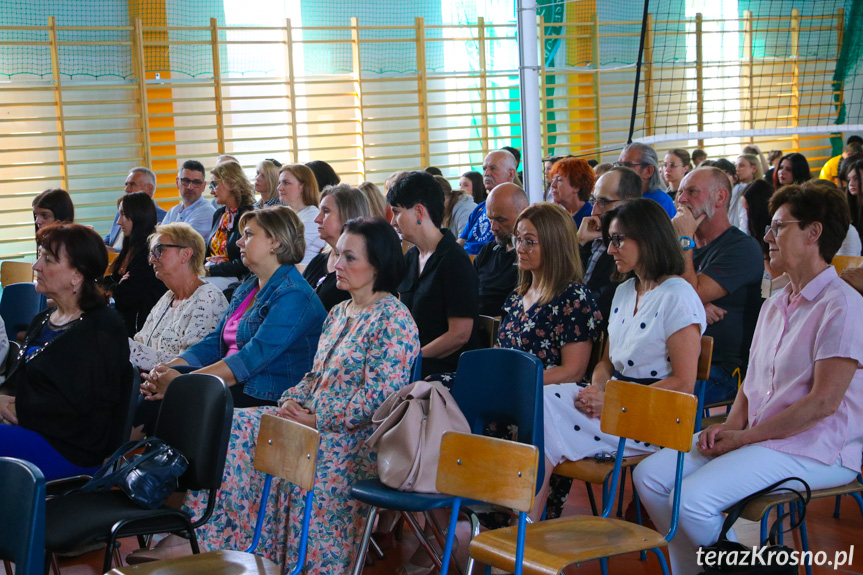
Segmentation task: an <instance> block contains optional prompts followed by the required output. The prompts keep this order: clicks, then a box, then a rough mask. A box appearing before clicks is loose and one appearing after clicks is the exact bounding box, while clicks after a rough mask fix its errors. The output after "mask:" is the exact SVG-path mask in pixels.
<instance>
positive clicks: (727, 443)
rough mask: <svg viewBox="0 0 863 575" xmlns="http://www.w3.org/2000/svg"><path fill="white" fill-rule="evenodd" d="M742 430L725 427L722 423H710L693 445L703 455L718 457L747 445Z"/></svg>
mask: <svg viewBox="0 0 863 575" xmlns="http://www.w3.org/2000/svg"><path fill="white" fill-rule="evenodd" d="M743 434H744V431H742V430H739V429H727V428H726V427H725V424H724V423H720V424H718V425H711V426H710V427H708V428H707V429H705V430H704V431H702V432H701V434H700V435H699V436H698V443H696V444H695V446H696V447H697V448H698V451H699V453H701V455H704V456H705V457H719V456H720V455H724V454H726V453H728V452H730V451H734V450H735V449H738V448H740V447H743V446H744V445H747V442H746V441H745V437H744V435H743Z"/></svg>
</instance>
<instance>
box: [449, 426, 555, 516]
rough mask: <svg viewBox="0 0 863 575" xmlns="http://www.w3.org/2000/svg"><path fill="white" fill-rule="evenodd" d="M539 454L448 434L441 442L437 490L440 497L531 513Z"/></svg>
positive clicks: (520, 446) (514, 445)
mask: <svg viewBox="0 0 863 575" xmlns="http://www.w3.org/2000/svg"><path fill="white" fill-rule="evenodd" d="M538 465H539V450H537V448H536V447H535V446H533V445H528V444H525V443H516V442H514V441H506V440H503V439H496V438H494V437H486V436H484V435H471V434H469V433H459V432H456V431H447V432H446V433H444V435H443V438H442V439H441V448H440V461H439V463H438V470H437V483H436V485H437V489H438V491H440V492H441V493H446V494H449V495H458V496H460V497H466V498H468V499H477V500H480V501H487V502H489V503H494V504H496V505H502V506H504V507H508V508H510V509H515V510H517V511H524V512H525V513H526V512H528V511H530V510H531V508H532V507H533V497H534V492H535V491H536V472H537V466H538Z"/></svg>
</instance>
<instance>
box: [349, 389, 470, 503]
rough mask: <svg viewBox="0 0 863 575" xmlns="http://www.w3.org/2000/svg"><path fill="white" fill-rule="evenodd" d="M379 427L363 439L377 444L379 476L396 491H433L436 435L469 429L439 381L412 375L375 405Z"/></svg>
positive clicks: (437, 447)
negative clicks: (379, 404)
mask: <svg viewBox="0 0 863 575" xmlns="http://www.w3.org/2000/svg"><path fill="white" fill-rule="evenodd" d="M372 423H373V424H375V425H377V426H378V428H377V429H376V430H375V432H374V433H373V434H372V436H371V437H369V439H368V441H367V442H366V443H367V444H368V445H369V446H370V447H375V446H377V448H378V449H377V452H378V475H379V476H380V479H381V482H382V483H383V484H384V485H386V486H388V487H392V488H394V489H398V490H399V491H416V492H418V493H437V492H438V491H437V489H435V477H436V475H437V466H438V459H439V458H440V441H441V436H442V435H443V434H444V432H446V431H461V432H462V433H470V426H469V425H468V423H467V419H465V416H464V414H463V413H462V412H461V410H460V409H459V408H458V405H456V402H455V400H454V399H453V398H452V395H450V392H449V390H448V389H447V388H446V387H444V385H443V384H442V383H440V382H439V381H416V382H414V383H412V384H410V385H408V386H407V387H405V388H403V389H401V390H399V391H398V392H396V393H394V394H392V395H391V396H389V397H388V398H387V399H386V401H384V402H383V404H381V406H380V407H379V408H378V409H377V411H375V413H374V415H373V416H372Z"/></svg>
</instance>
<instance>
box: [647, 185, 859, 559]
mask: <svg viewBox="0 0 863 575" xmlns="http://www.w3.org/2000/svg"><path fill="white" fill-rule="evenodd" d="M770 209H771V212H773V219H772V222H771V223H770V225H769V226H768V227H767V230H766V232H765V234H764V236H765V238H764V239H765V240H766V241H767V243H768V244H769V245H770V264H771V265H772V266H773V268H775V269H781V270H782V271H784V272H785V273H786V274H788V277H789V278H790V283H789V284H788V285H787V286H786V287H785V288H784V289H783V290H782V292H780V293H779V294H777V295H775V296H773V297H771V298H770V299H768V300H767V301H766V302H765V303H764V305H763V306H762V308H761V313H760V315H759V317H758V325H757V326H756V328H755V335H754V336H753V338H752V347H751V352H750V355H749V369H748V370H747V373H746V379H745V381H744V382H743V385H741V386H740V388H739V390H738V392H737V397H736V398H735V400H734V404H733V405H732V407H731V412H730V413H729V414H728V419H727V420H726V421H725V423H722V424H718V425H711V426H710V427H708V428H707V429H705V430H703V431H701V432H700V433H696V434H695V435H694V436H693V438H692V449H691V450H690V451H689V453H686V454H685V455H684V458H685V459H684V463H683V465H684V474H685V477H684V479H683V483H682V485H681V486H678V487H679V488H680V490H679V491H677V490H676V488H675V474H674V469H675V460H676V459H677V452H676V451H674V450H668V449H664V450H662V451H661V452H659V453H657V454H655V455H653V456H651V457H649V458H647V459H646V460H644V461H642V462H641V463H640V464H639V465H638V467H636V468H635V473H634V476H633V477H634V479H633V481H634V483H635V484H636V486H637V488H638V494H639V495H640V497H641V501H642V502H643V503H644V506H645V507H646V508H647V511H648V512H649V513H650V517H651V519H653V522H654V523H655V524H656V527H657V529H658V530H659V531H660V532H663V530H664V529H667V528H668V527H669V525H670V521H671V500H670V499H671V494H672V492H675V493H677V494H679V496H680V515H679V523H678V525H679V527H678V531H677V535H676V536H675V537H674V539H672V540H671V541H670V542H669V545H668V550H669V555H670V558H671V571H672V573H674V574H675V575H694V574H695V573H698V572H700V571H702V569H703V566H699V565H698V564H697V562H696V552H697V551H698V549H699V547H700V546H703V545H710V544H712V543H714V542H715V541H716V539H717V538H718V536H719V532H720V530H721V529H722V524H723V522H724V519H725V518H724V516H723V514H722V512H723V511H724V510H725V509H727V508H728V507H730V506H731V505H733V504H735V503H737V502H738V501H739V500H741V499H743V498H744V497H745V496H747V495H749V494H750V493H753V492H755V491H758V490H760V489H763V488H765V487H767V486H768V485H771V484H772V483H774V482H776V481H779V480H781V479H785V478H788V477H795V478H798V477H799V478H801V479H803V480H804V481H806V482H807V483H808V484H809V487H810V488H811V489H813V490H815V489H829V488H832V487H837V486H840V485H845V484H846V483H849V482H850V481H851V480H853V479H854V477H855V476H856V475H857V474H858V473H860V464H861V453H863V368H861V365H863V332H861V330H860V329H859V322H860V317H863V298H861V297H860V294H858V293H857V292H856V291H855V290H854V289H853V288H851V287H850V286H848V285H847V284H846V283H845V282H843V281H842V280H841V279H840V278H839V277H838V276H837V275H836V270H835V269H834V268H833V267H832V266H830V265H829V264H830V261H831V260H832V259H833V255H834V254H835V253H836V250H838V249H839V246H840V245H841V244H842V240H843V238H844V237H845V235H846V233H847V231H848V224H849V222H850V219H851V218H850V215H849V213H848V206H847V204H846V202H845V198H844V197H843V196H842V194H841V192H839V191H838V190H832V189H829V188H825V187H805V186H796V185H787V186H785V187H783V188H781V189H779V190H777V191H776V193H775V194H774V195H773V198H772V199H771V201H770ZM789 487H791V488H792V489H800V488H801V486H800V484H799V483H792V484H790V485H789ZM729 535H730V536H732V537H733V534H731V533H730V534H729Z"/></svg>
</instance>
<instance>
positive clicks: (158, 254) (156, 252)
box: [150, 244, 187, 260]
mask: <svg viewBox="0 0 863 575" xmlns="http://www.w3.org/2000/svg"><path fill="white" fill-rule="evenodd" d="M185 247H187V246H178V245H177V244H156V245H155V246H153V247H152V248H150V257H151V258H153V259H154V260H160V259H162V252H163V251H165V248H177V249H183V248H185Z"/></svg>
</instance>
